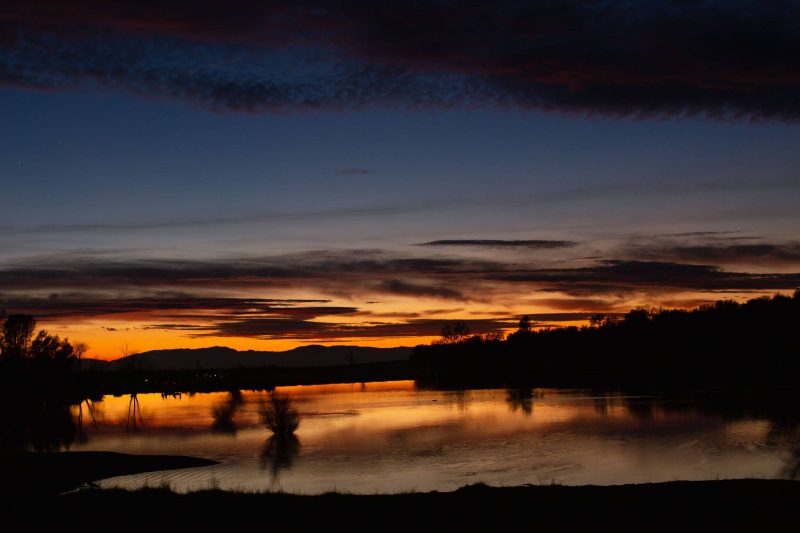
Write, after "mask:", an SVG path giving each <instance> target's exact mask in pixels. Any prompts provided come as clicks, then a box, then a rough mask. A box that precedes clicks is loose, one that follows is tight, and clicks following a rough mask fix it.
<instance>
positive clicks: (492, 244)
mask: <svg viewBox="0 0 800 533" xmlns="http://www.w3.org/2000/svg"><path fill="white" fill-rule="evenodd" d="M576 244H577V243H575V242H572V241H547V240H503V239H444V240H438V241H430V242H423V243H421V244H420V246H463V247H468V248H533V249H541V250H548V249H553V248H569V247H570V246H575V245H576Z"/></svg>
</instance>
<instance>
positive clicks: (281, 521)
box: [4, 480, 800, 532]
mask: <svg viewBox="0 0 800 533" xmlns="http://www.w3.org/2000/svg"><path fill="white" fill-rule="evenodd" d="M6 501H7V502H8V500H6ZM798 501H800V482H796V481H765V480H732V481H702V482H683V481H680V482H671V483H658V484H645V485H621V486H611V487H598V486H583V487H565V486H525V487H513V488H492V487H487V486H485V485H474V486H470V487H464V488H462V489H460V490H457V491H455V492H443V493H438V492H430V493H409V494H397V495H368V496H362V495H346V494H325V495H321V496H296V495H289V494H282V493H272V494H246V493H245V494H243V493H233V492H223V491H219V490H209V491H201V492H195V493H190V494H184V495H180V494H175V493H172V492H171V491H169V490H168V489H142V490H138V491H134V492H127V491H123V490H86V491H79V492H76V493H72V494H67V495H63V496H50V497H44V498H40V499H35V500H29V501H23V502H18V503H16V504H14V505H10V506H8V507H7V510H6V511H5V512H4V514H5V518H6V520H19V522H18V523H19V524H23V525H24V528H25V529H28V530H62V529H64V528H65V527H69V528H77V529H80V530H82V531H100V530H105V531H167V530H170V531H188V530H191V531H198V530H201V531H211V530H214V531H231V530H235V529H237V528H245V527H246V528H251V527H256V528H258V530H262V529H271V530H275V529H278V528H285V529H286V530H291V531H310V530H328V531H329V530H334V531H339V530H344V529H347V530H350V531H406V532H407V531H497V530H510V529H515V530H539V531H542V530H544V531H553V530H558V531H589V530H592V531H670V532H674V531H794V530H796V527H797V520H798V515H797V502H798ZM31 508H34V509H47V512H31Z"/></svg>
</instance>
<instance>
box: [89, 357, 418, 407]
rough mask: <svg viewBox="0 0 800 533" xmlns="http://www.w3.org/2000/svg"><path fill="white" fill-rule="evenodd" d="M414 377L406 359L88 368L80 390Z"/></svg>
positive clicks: (213, 388)
mask: <svg viewBox="0 0 800 533" xmlns="http://www.w3.org/2000/svg"><path fill="white" fill-rule="evenodd" d="M415 376H416V374H415V372H414V369H413V367H412V365H411V364H410V363H409V362H408V360H405V361H389V362H385V363H365V364H354V365H342V366H322V367H302V368H301V367H295V368H284V367H262V368H234V369H223V370H128V371H126V370H121V371H117V372H95V371H87V372H84V373H83V374H82V375H81V390H82V391H83V394H84V395H85V396H88V397H91V398H99V397H100V396H102V395H104V394H134V393H147V392H162V393H168V394H169V393H176V392H220V391H230V390H269V389H272V388H274V387H279V386H286V385H323V384H327V383H363V382H368V381H394V380H404V379H414V377H415Z"/></svg>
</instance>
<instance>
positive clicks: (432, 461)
mask: <svg viewBox="0 0 800 533" xmlns="http://www.w3.org/2000/svg"><path fill="white" fill-rule="evenodd" d="M277 392H278V393H280V394H288V395H289V396H290V398H291V399H292V401H293V403H294V406H295V407H296V409H297V410H298V411H299V412H300V413H301V415H302V421H301V424H300V427H299V429H298V430H297V433H296V438H295V439H283V440H280V441H278V440H276V439H270V435H271V434H270V432H269V431H268V430H267V429H266V428H265V426H264V425H263V423H262V422H261V415H260V413H261V409H262V402H263V401H264V400H265V399H266V398H267V396H266V393H263V392H244V391H243V392H238V391H237V392H234V393H209V394H193V395H187V394H183V395H180V396H178V397H172V396H165V397H162V395H160V394H140V395H138V396H137V397H135V398H131V397H129V396H123V397H105V398H104V399H103V401H100V402H95V403H94V404H93V405H92V406H89V405H87V404H85V403H84V404H83V405H82V406H81V407H80V409H79V408H78V407H73V415H74V416H75V417H76V418H77V417H78V416H80V424H81V428H82V431H81V434H80V435H79V437H78V438H77V439H76V440H75V441H74V442H73V443H72V444H71V445H70V447H69V449H71V450H76V451H77V450H81V451H83V450H96V451H101V450H102V451H116V452H122V453H132V454H177V455H191V456H197V457H205V458H209V459H214V460H216V461H219V462H220V464H218V465H215V466H211V467H203V468H196V469H188V470H178V471H169V472H154V473H146V474H139V475H133V476H124V477H117V478H112V479H108V480H103V481H102V482H101V483H100V484H101V486H103V487H126V488H138V487H141V486H144V485H151V486H159V485H162V484H165V483H168V484H169V485H170V486H171V487H172V488H173V489H175V490H178V491H187V490H195V489H200V488H205V487H219V488H221V489H241V490H259V491H260V490H283V491H288V492H295V493H304V494H316V493H321V492H326V491H331V490H337V491H343V492H352V493H367V494H371V493H393V492H402V491H430V490H439V491H450V490H455V489H457V488H459V487H462V486H464V485H468V484H474V483H479V482H481V483H486V484H489V485H494V486H513V485H523V484H534V485H536V484H550V483H560V484H565V485H583V484H598V485H609V484H622V483H647V482H659V481H669V480H678V479H686V480H704V479H729V478H744V477H755V478H768V479H771V478H791V477H794V476H796V474H797V468H798V464H800V439H798V431H797V425H796V424H791V423H786V422H785V421H781V420H778V419H777V418H771V417H768V416H764V415H760V414H758V413H757V412H750V413H749V414H748V410H747V409H745V410H744V411H743V412H741V413H740V412H739V411H733V412H732V411H731V410H730V409H722V408H721V407H720V406H719V402H718V401H717V400H716V399H714V398H704V399H698V398H693V399H674V398H673V399H668V398H659V397H653V396H631V395H623V394H618V393H602V394H600V393H596V392H588V391H578V390H554V389H523V390H506V389H488V390H467V391H441V390H429V389H423V388H419V387H417V386H416V385H415V383H414V382H413V381H398V382H380V383H364V384H360V383H359V384H343V385H318V386H298V387H279V388H278V389H277ZM90 407H91V409H90Z"/></svg>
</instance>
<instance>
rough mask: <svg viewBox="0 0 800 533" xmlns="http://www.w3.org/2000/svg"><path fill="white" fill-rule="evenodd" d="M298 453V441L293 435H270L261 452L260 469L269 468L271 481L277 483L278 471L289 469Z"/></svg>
mask: <svg viewBox="0 0 800 533" xmlns="http://www.w3.org/2000/svg"><path fill="white" fill-rule="evenodd" d="M298 453H300V439H298V438H297V437H296V436H295V435H294V434H285V435H277V434H276V435H272V436H271V437H270V438H268V439H267V442H265V443H264V448H263V449H262V450H261V468H263V469H264V470H266V469H267V467H269V468H270V471H271V472H272V479H273V481H277V480H278V475H279V474H280V471H281V470H284V469H288V468H291V466H292V464H293V463H294V458H295V457H297V454H298Z"/></svg>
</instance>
